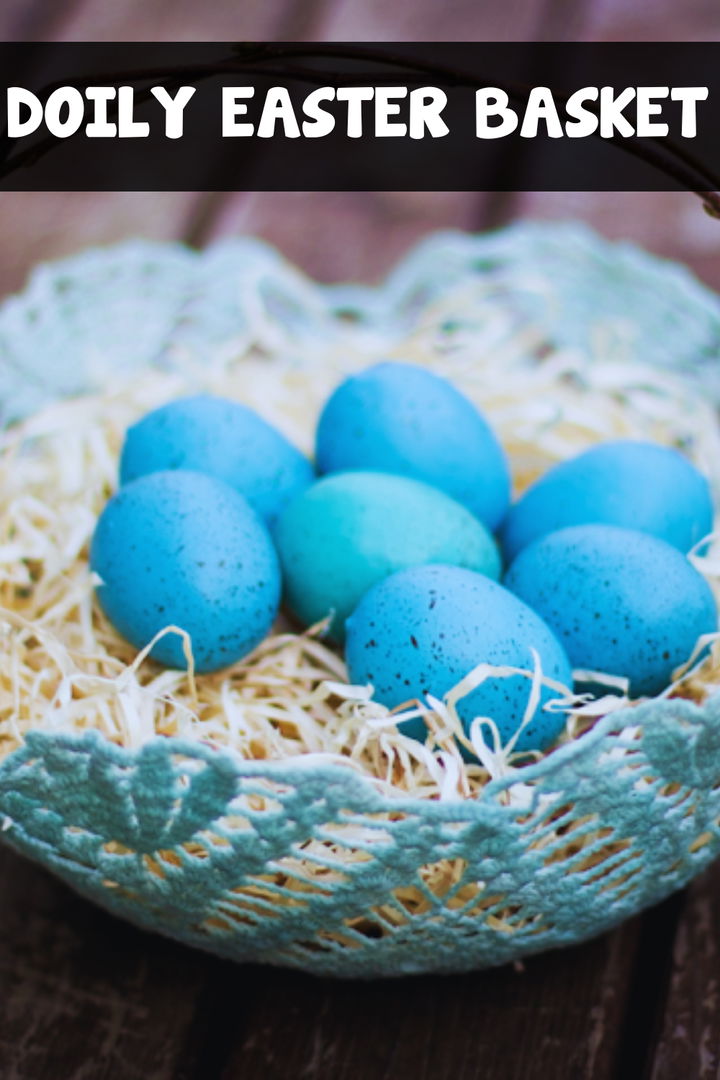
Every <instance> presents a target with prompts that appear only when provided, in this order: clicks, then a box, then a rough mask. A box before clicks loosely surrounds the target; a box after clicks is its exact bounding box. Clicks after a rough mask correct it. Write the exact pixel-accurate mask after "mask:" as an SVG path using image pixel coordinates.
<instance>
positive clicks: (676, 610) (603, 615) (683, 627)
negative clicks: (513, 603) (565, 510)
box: [505, 525, 718, 696]
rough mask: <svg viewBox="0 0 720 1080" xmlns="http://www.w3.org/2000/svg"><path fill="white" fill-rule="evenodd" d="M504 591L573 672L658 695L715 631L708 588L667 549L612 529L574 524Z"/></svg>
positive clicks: (529, 558) (544, 543) (525, 564)
mask: <svg viewBox="0 0 720 1080" xmlns="http://www.w3.org/2000/svg"><path fill="white" fill-rule="evenodd" d="M505 584H506V585H507V587H508V588H509V589H511V590H512V592H514V593H515V594H516V596H518V597H519V598H520V599H521V600H524V602H525V603H526V604H529V606H530V607H532V608H533V610H535V611H537V612H538V614H539V615H541V616H542V617H543V619H544V620H545V621H546V623H547V624H548V626H550V627H551V628H552V629H553V630H554V631H555V633H556V635H557V637H558V638H559V640H560V641H561V642H562V643H563V645H564V646H565V649H566V650H567V654H568V656H569V657H570V660H571V662H572V664H573V667H574V668H582V669H585V670H589V671H597V672H604V673H607V674H610V675H625V676H627V677H628V678H629V680H630V689H631V693H632V694H633V695H634V696H645V695H650V694H657V693H659V691H661V690H662V689H663V688H664V687H666V686H667V685H668V683H669V682H670V678H671V675H672V672H673V670H674V669H675V668H676V667H678V666H679V665H680V664H682V663H684V661H686V660H687V659H688V658H689V656H690V654H691V652H692V650H693V648H694V646H695V643H696V641H697V639H698V637H699V636H700V635H701V634H707V633H711V632H713V631H714V630H716V629H717V621H718V616H717V608H716V605H715V600H714V598H713V594H712V592H711V590H710V587H709V586H708V584H707V582H706V581H705V579H704V578H703V577H702V575H701V574H699V573H698V571H697V570H696V569H695V567H694V566H693V565H692V563H690V562H689V561H688V559H687V558H686V557H685V556H684V555H683V554H682V553H681V552H679V551H678V550H677V548H675V547H673V546H672V545H671V544H668V543H666V542H665V541H664V540H660V539H658V538H657V537H656V536H650V535H649V534H648V533H643V532H638V531H636V530H632V529H622V528H618V527H617V526H614V525H576V526H572V527H570V528H568V529H561V530H560V531H558V532H554V533H550V534H549V535H548V536H544V537H542V538H541V539H540V540H536V541H535V542H534V543H533V544H530V545H529V546H528V547H526V548H525V549H524V550H523V551H521V552H520V554H519V555H518V557H517V559H515V561H514V562H513V564H512V566H511V567H510V570H509V571H508V573H507V575H506V578H505Z"/></svg>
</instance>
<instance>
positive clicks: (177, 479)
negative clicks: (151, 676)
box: [90, 470, 280, 671]
mask: <svg viewBox="0 0 720 1080" xmlns="http://www.w3.org/2000/svg"><path fill="white" fill-rule="evenodd" d="M90 565H91V567H92V569H93V570H94V571H95V572H96V573H97V574H98V575H99V576H100V578H101V581H102V584H101V585H99V586H98V589H97V597H98V600H99V602H100V606H101V607H102V609H103V611H104V612H105V614H106V615H107V617H108V618H109V619H110V621H111V622H112V624H113V625H114V626H115V628H116V629H117V630H118V631H119V632H120V634H122V635H123V637H125V638H127V640H128V641H130V642H131V643H132V644H133V645H135V646H136V647H137V648H138V649H140V648H143V647H144V646H145V645H147V644H148V642H149V641H151V639H152V638H153V637H154V636H155V634H157V633H158V632H159V631H160V630H163V629H164V628H165V627H166V626H171V625H173V626H179V627H181V628H182V629H183V630H186V631H187V632H188V634H189V635H190V637H191V639H192V649H193V655H194V657H195V664H196V668H197V670H198V671H214V670H216V669H217V668H221V667H225V666H226V665H227V664H231V663H233V662H234V661H236V660H239V659H240V658H241V657H242V656H244V655H245V654H246V653H248V652H250V650H251V649H253V648H254V647H255V645H257V644H258V643H259V642H260V641H261V640H262V638H263V637H265V635H266V634H267V632H268V631H269V630H270V627H271V626H272V622H273V619H274V618H275V615H276V612H277V608H278V603H279V598H280V571H279V566H278V561H277V555H276V553H275V549H274V548H273V545H272V541H271V540H270V536H269V534H268V532H267V529H266V528H265V526H264V525H263V523H262V521H261V519H260V518H259V517H258V515H257V514H256V513H255V511H254V510H253V509H252V508H251V507H250V505H249V504H248V502H247V501H246V500H245V499H244V498H243V497H242V495H239V494H238V492H237V491H235V489H234V488H231V487H230V486H229V485H228V484H225V483H223V482H222V481H221V480H216V479H215V478H214V477H212V476H205V475H204V474H202V473H196V472H190V471H184V470H178V471H177V472H156V473H152V474H151V475H149V476H144V477H141V478H140V479H139V480H134V481H133V482H132V483H130V484H128V485H127V486H126V487H123V488H121V489H120V491H119V492H118V493H117V495H115V496H114V497H113V498H112V499H110V501H109V502H108V504H107V505H106V507H105V509H104V510H103V512H102V514H101V516H100V518H99V520H98V523H97V527H96V529H95V535H94V537H93V541H92V546H91V552H90ZM152 655H153V656H154V657H155V659H157V660H159V661H160V662H161V663H163V664H166V665H168V666H169V667H177V668H184V667H185V666H186V663H187V661H186V658H185V654H184V651H183V641H182V638H181V637H180V636H179V635H178V634H167V635H165V637H163V638H161V639H160V641H159V642H158V643H157V644H156V645H155V647H154V648H153V651H152Z"/></svg>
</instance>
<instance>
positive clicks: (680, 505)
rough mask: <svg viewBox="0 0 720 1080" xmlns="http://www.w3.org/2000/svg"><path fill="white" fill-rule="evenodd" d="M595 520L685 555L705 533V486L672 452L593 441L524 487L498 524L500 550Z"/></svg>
mask: <svg viewBox="0 0 720 1080" xmlns="http://www.w3.org/2000/svg"><path fill="white" fill-rule="evenodd" d="M595 522H596V523H598V524H605V525H621V526H623V527H624V528H627V529H639V530H640V531H641V532H648V533H652V534H653V535H654V536H659V537H660V539H662V540H666V541H667V543H668V544H672V545H673V547H676V548H678V549H679V550H680V551H682V552H687V551H689V550H690V548H691V547H693V546H694V545H695V544H696V543H697V542H698V541H699V540H702V538H703V537H704V536H707V535H708V533H710V532H711V531H712V524H713V506H712V500H711V497H710V487H709V485H708V482H707V480H706V479H705V477H704V476H703V475H702V473H700V472H698V470H697V469H696V468H695V466H694V465H692V464H691V463H690V462H689V461H688V460H687V458H684V457H683V456H682V454H679V453H678V452H677V450H672V449H670V448H669V447H667V446H660V445H658V444H657V443H650V442H634V441H632V440H624V439H622V440H618V441H616V442H607V443H601V444H600V445H598V446H593V447H592V448H591V449H590V450H586V451H585V452H584V453H583V454H580V455H578V457H576V458H572V459H571V460H570V461H563V462H561V463H560V464H559V465H556V466H555V467H554V468H552V469H550V470H549V471H548V472H547V473H545V475H544V476H542V477H540V479H539V480H538V481H537V482H536V483H534V484H533V485H532V486H531V487H530V488H528V490H527V491H526V492H525V494H524V495H523V496H522V498H520V500H519V501H518V502H517V503H515V505H514V506H513V507H512V508H511V509H510V511H509V513H508V515H507V517H506V518H505V521H504V522H503V525H502V528H501V531H500V539H501V544H502V548H503V553H504V555H505V558H506V560H507V561H508V562H511V561H512V560H513V559H514V558H515V556H516V555H517V553H518V552H519V551H521V550H522V549H523V548H524V547H526V546H527V544H529V543H531V542H532V541H533V540H537V539H538V538H539V537H540V536H545V535H546V534H547V533H550V532H555V531H556V530H558V529H563V528H565V527H567V526H570V525H589V524H592V523H595Z"/></svg>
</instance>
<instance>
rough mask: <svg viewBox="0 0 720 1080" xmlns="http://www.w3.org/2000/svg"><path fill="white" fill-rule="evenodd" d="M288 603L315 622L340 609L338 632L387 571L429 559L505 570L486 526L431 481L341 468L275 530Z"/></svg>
mask: <svg viewBox="0 0 720 1080" xmlns="http://www.w3.org/2000/svg"><path fill="white" fill-rule="evenodd" d="M275 542H276V544H277V548H278V553H279V555H280V562H281V565H282V570H283V578H284V582H285V595H286V599H287V603H288V606H289V607H290V609H291V610H292V611H293V612H294V613H295V615H296V616H297V617H298V618H299V619H300V620H301V621H302V622H303V623H304V624H305V625H308V626H309V625H311V624H312V623H315V622H318V621H319V620H320V619H323V618H325V617H326V616H327V615H329V614H330V613H331V612H334V613H335V614H334V618H333V621H332V624H331V629H330V632H331V636H332V637H333V638H335V640H338V641H342V639H343V637H344V624H345V619H346V618H347V617H348V615H350V613H351V612H352V611H353V609H354V608H355V607H356V606H357V604H358V603H359V601H360V600H361V598H362V596H363V595H364V594H365V593H366V592H367V590H368V589H369V588H370V587H371V586H372V585H374V584H375V583H376V582H377V581H381V580H382V578H385V577H388V575H390V574H393V573H395V572H396V571H398V570H404V569H405V568H406V567H408V566H417V565H421V564H423V563H448V564H450V565H455V566H464V567H467V568H468V569H470V570H476V571H478V572H479V573H481V574H487V575H488V577H492V578H495V579H497V578H498V577H499V576H500V556H499V553H498V549H497V546H496V544H495V541H494V540H493V538H492V536H491V535H490V533H489V532H488V530H487V529H486V528H485V526H484V525H483V524H482V523H481V522H480V521H478V519H477V518H476V517H475V516H474V514H471V513H470V511H469V510H468V509H467V508H466V507H465V506H462V505H461V504H460V503H459V502H456V501H455V500H454V499H451V498H450V496H449V495H446V494H445V493H444V492H442V491H439V490H438V489H437V488H432V487H430V486H429V485H428V484H423V483H420V481H418V480H411V479H410V478H409V477H406V476H394V475H392V474H391V473H380V472H359V471H358V472H344V473H333V474H332V475H330V476H326V477H324V478H323V479H322V480H319V481H318V482H317V483H316V484H313V485H312V487H309V488H307V489H306V490H305V491H304V492H303V493H302V495H299V496H298V497H297V498H296V499H294V500H293V502H292V503H291V504H290V506H289V507H288V508H287V509H286V510H285V512H284V513H283V514H282V516H281V518H280V520H279V522H278V524H277V528H276V530H275Z"/></svg>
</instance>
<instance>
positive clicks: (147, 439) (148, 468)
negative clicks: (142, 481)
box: [120, 394, 314, 523]
mask: <svg viewBox="0 0 720 1080" xmlns="http://www.w3.org/2000/svg"><path fill="white" fill-rule="evenodd" d="M166 469H192V470H193V471H196V472H203V473H207V474H208V475H209V476H215V477H216V478H217V479H218V480H225V481H226V483H228V484H230V485H231V486H232V487H234V488H236V489H237V490H238V491H239V492H240V494H241V495H244V496H245V498H246V499H247V500H248V502H249V503H250V505H251V506H252V507H253V508H254V509H255V510H257V512H258V513H259V514H260V516H261V517H263V518H265V520H266V521H268V522H269V523H272V522H273V521H274V520H275V518H276V517H277V515H278V514H279V513H280V511H281V510H282V509H283V507H284V506H285V505H286V504H287V503H288V502H289V501H290V500H291V499H292V498H293V497H294V496H295V495H297V493H298V492H300V491H302V489H303V488H304V487H307V485H308V484H309V483H311V481H312V480H313V475H314V474H313V469H312V466H311V465H310V462H309V461H308V460H307V458H306V457H304V456H303V455H302V454H301V453H300V451H299V450H296V449H295V447H294V446H292V445H291V443H289V442H288V440H287V439H286V438H285V436H284V435H281V434H280V432H279V431H277V430H276V429H275V428H274V427H272V426H271V425H270V424H268V423H267V422H266V421H265V420H263V419H262V417H260V416H258V415H257V413H255V412H253V410H252V409H248V408H247V407H246V406H245V405H240V404H239V402H237V401H229V400H228V399H227V398H220V397H212V396H211V395H207V394H202V395H199V396H198V397H187V398H180V399H178V400H177V401H171V402H169V403H168V404H167V405H162V406H161V407H160V408H159V409H154V410H153V412H150V413H148V414H147V415H146V416H144V417H143V418H142V419H141V420H139V421H138V422H137V423H136V424H133V426H132V427H131V428H130V429H129V430H128V432H127V435H126V437H125V444H124V446H123V449H122V454H121V458H120V482H121V483H122V484H127V483H129V482H130V481H131V480H137V479H138V477H140V476H146V475H147V474H148V473H153V472H160V471H162V470H166Z"/></svg>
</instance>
